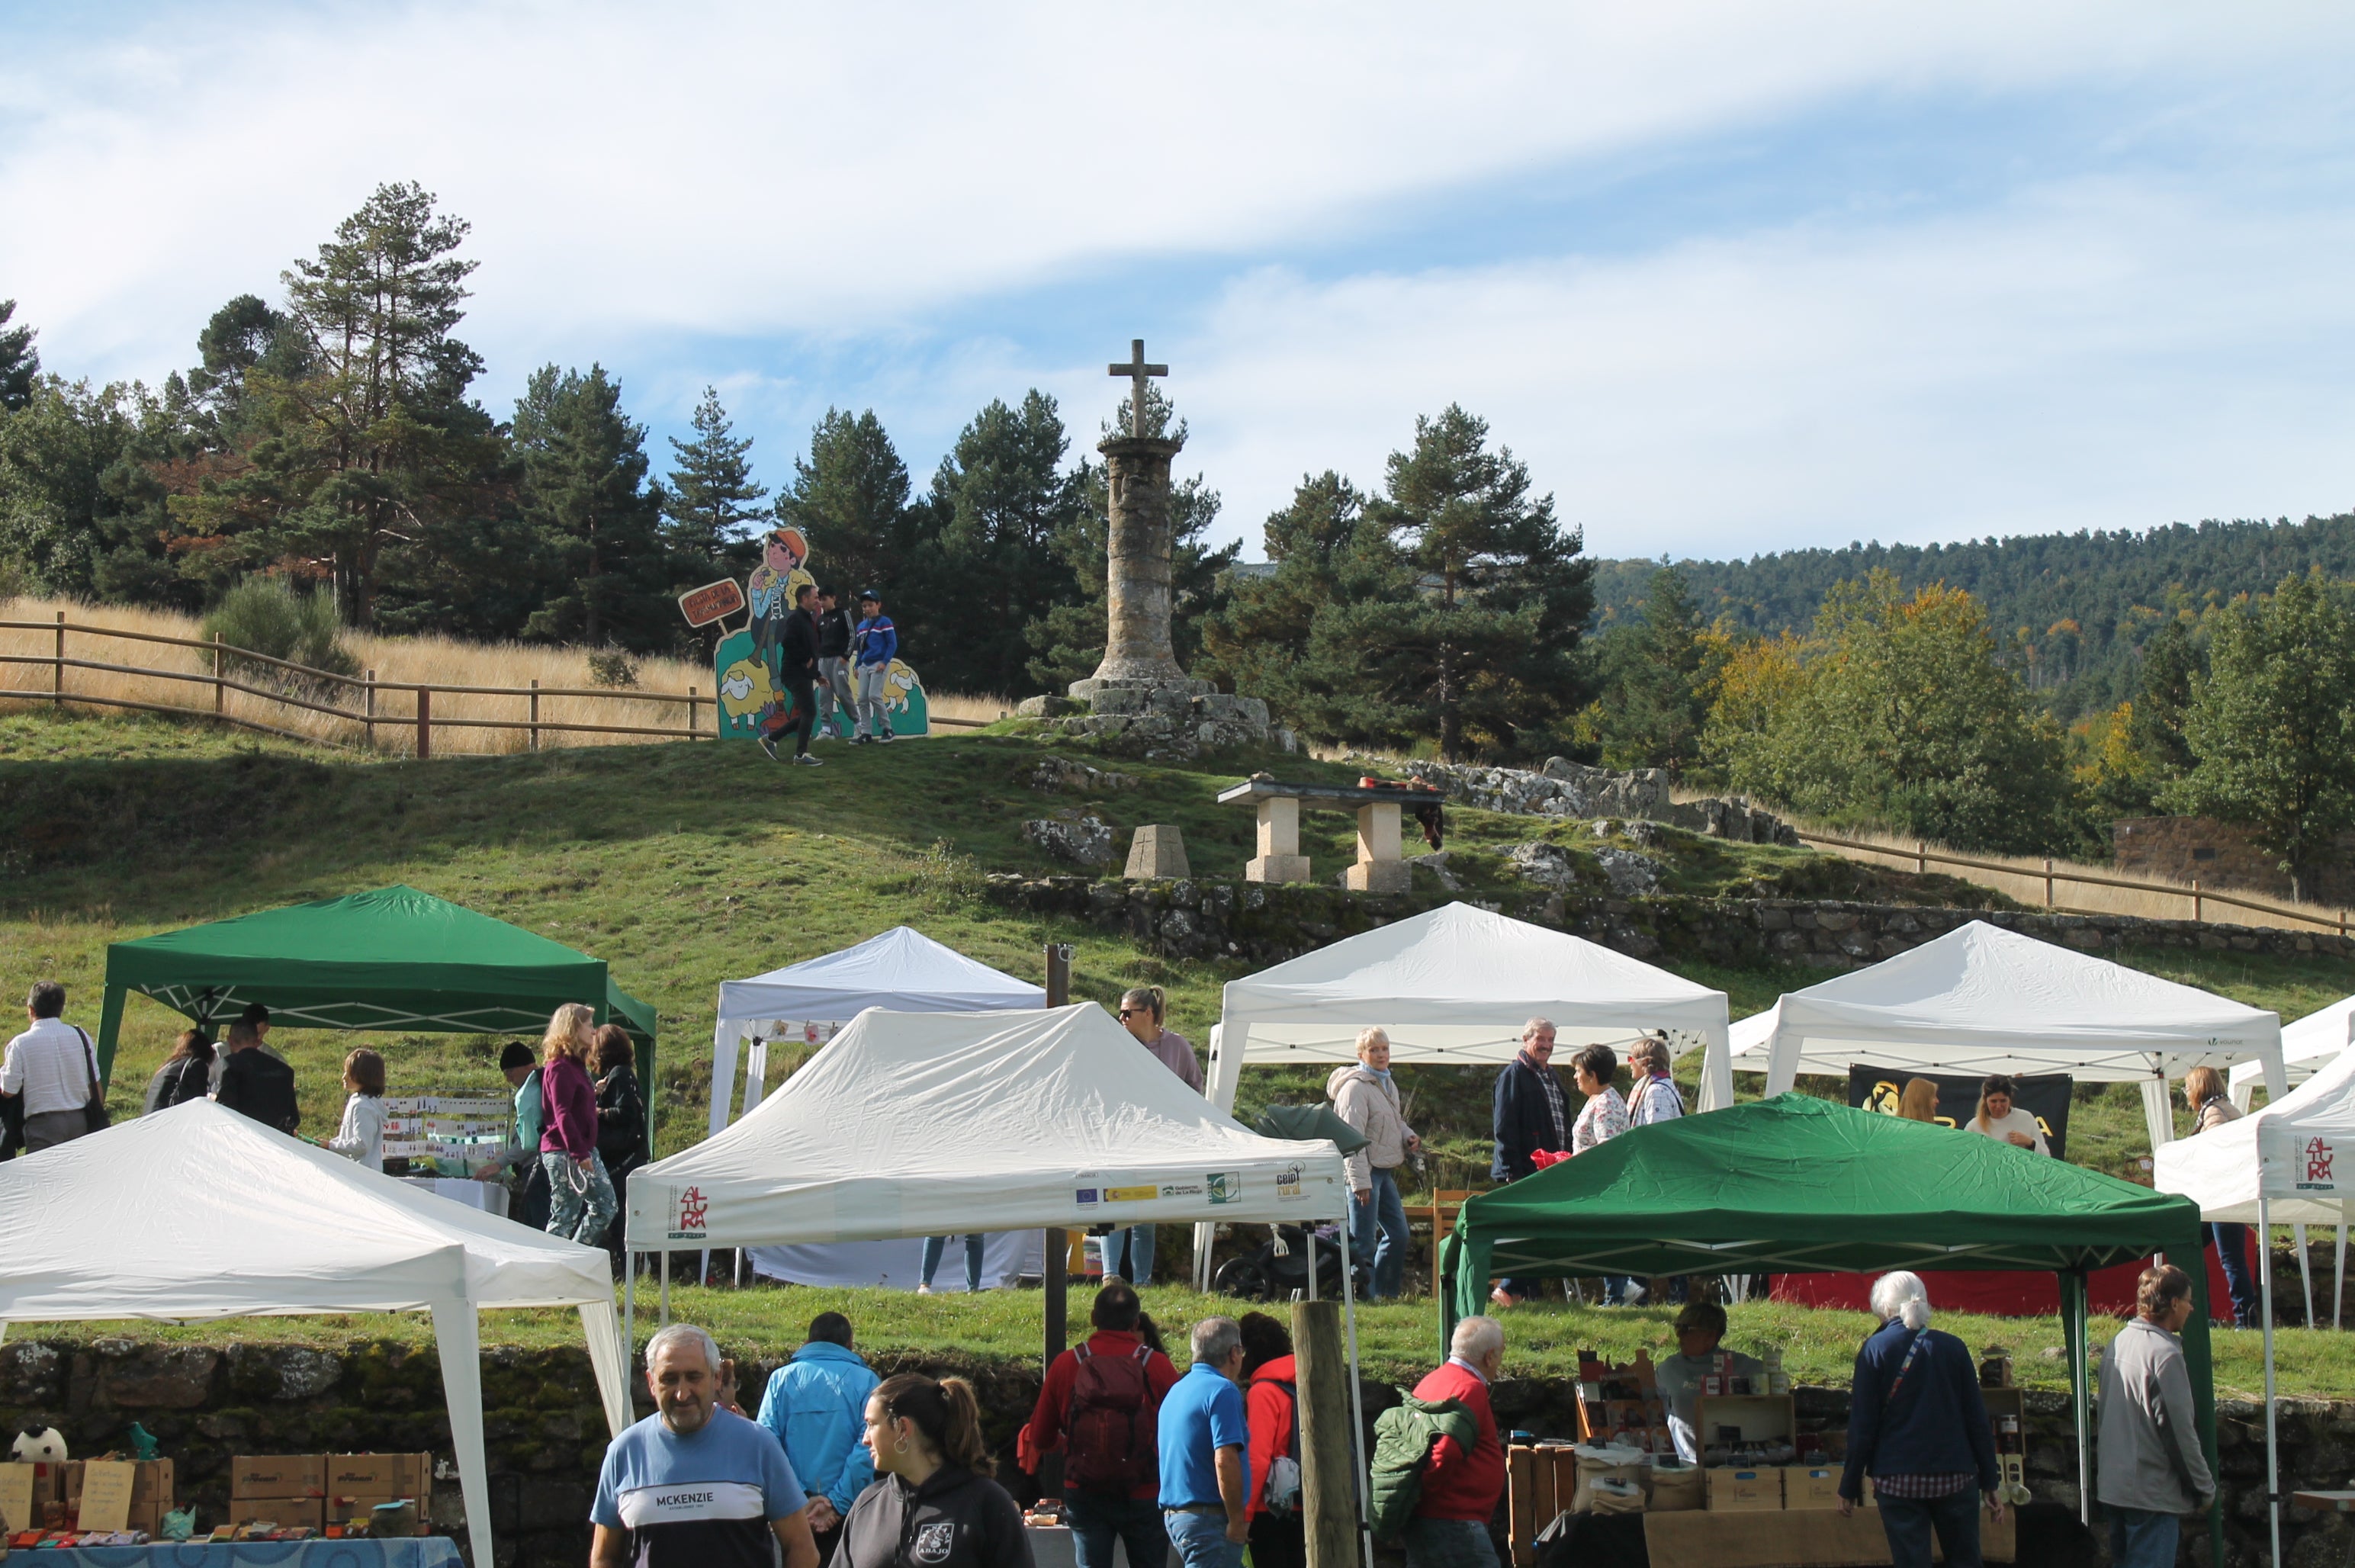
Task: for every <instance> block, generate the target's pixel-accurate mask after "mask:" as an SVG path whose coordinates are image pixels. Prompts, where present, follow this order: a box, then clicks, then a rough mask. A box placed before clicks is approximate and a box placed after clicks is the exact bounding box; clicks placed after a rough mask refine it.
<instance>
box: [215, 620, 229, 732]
mask: <svg viewBox="0 0 2355 1568" xmlns="http://www.w3.org/2000/svg"><path fill="white" fill-rule="evenodd" d="M228 699H229V691H228V689H227V688H224V687H223V686H222V685H221V640H220V634H219V633H218V632H215V633H214V634H213V711H214V712H215V713H218V712H221V711H222V710H223V708H224V706H225V704H226V703H227V701H228Z"/></svg>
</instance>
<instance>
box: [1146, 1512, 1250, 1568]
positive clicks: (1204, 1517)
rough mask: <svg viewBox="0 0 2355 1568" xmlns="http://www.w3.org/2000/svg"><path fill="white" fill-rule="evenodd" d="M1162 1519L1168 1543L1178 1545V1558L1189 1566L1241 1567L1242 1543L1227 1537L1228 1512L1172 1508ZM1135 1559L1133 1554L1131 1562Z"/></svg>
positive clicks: (1203, 1567)
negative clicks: (1184, 1511) (1186, 1510)
mask: <svg viewBox="0 0 2355 1568" xmlns="http://www.w3.org/2000/svg"><path fill="white" fill-rule="evenodd" d="M1161 1522H1162V1523H1163V1524H1164V1525H1166V1526H1167V1528H1168V1531H1169V1544H1170V1545H1172V1546H1174V1547H1176V1548H1177V1560H1178V1561H1179V1562H1180V1563H1184V1564H1185V1565H1186V1568H1242V1564H1243V1543H1242V1542H1241V1541H1229V1540H1228V1539H1227V1516H1226V1515H1225V1514H1222V1513H1177V1512H1176V1511H1174V1510H1173V1511H1171V1512H1168V1513H1165V1514H1163V1515H1162V1516H1161ZM1135 1561H1136V1559H1135V1556H1134V1555H1133V1554H1132V1555H1131V1557H1130V1558H1129V1562H1130V1563H1131V1564H1132V1565H1133V1564H1134V1563H1135ZM1155 1568H1159V1564H1157V1563H1156V1565H1155Z"/></svg>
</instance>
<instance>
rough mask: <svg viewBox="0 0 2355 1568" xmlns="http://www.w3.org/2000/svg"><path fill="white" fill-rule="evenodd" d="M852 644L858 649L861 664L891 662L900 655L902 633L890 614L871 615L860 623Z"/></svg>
mask: <svg viewBox="0 0 2355 1568" xmlns="http://www.w3.org/2000/svg"><path fill="white" fill-rule="evenodd" d="M851 645H852V646H853V647H855V648H857V649H858V662H859V663H860V664H890V662H891V661H892V660H893V659H895V658H897V657H899V656H900V633H899V630H898V628H897V627H895V626H893V625H892V624H891V617H890V616H889V615H869V616H868V618H867V619H866V620H864V621H861V622H859V623H858V635H856V636H854V637H853V638H852V639H851Z"/></svg>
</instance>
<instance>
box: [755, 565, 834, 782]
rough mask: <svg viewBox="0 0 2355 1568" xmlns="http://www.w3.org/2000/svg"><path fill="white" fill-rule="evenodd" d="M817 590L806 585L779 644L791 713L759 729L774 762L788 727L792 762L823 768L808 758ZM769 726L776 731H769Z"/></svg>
mask: <svg viewBox="0 0 2355 1568" xmlns="http://www.w3.org/2000/svg"><path fill="white" fill-rule="evenodd" d="M817 645H818V643H817V590H816V589H815V588H813V587H811V586H810V585H809V584H808V583H806V582H805V583H803V584H802V590H801V592H799V593H798V594H796V595H794V607H793V609H792V611H790V612H789V613H787V614H786V616H785V626H784V633H783V637H782V639H781V640H780V642H779V644H778V650H779V652H781V653H782V654H783V670H782V672H781V673H782V684H783V688H784V694H785V699H786V700H787V701H788V702H791V703H792V704H793V710H792V711H791V712H790V713H783V714H779V715H778V716H777V717H776V718H775V719H773V720H768V721H767V722H764V723H763V724H762V729H761V750H762V751H764V752H768V753H769V760H770V761H771V762H777V761H779V760H780V759H779V757H778V756H777V737H778V736H780V735H782V734H783V733H784V730H785V726H786V725H788V724H790V725H792V726H793V727H794V761H795V762H797V763H802V764H803V765H804V766H805V767H812V768H815V767H818V766H820V765H822V764H820V763H819V762H818V760H817V759H816V758H815V757H813V756H811V755H810V749H809V746H810V731H811V730H812V729H813V728H815V725H816V723H817V709H816V705H815V697H814V696H813V694H812V691H811V686H812V684H813V683H814V682H815V680H816V679H817ZM771 724H773V725H775V728H774V729H772V728H770V727H769V726H770V725H771Z"/></svg>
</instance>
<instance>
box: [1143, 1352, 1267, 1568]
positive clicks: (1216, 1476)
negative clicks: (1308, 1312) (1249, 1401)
mask: <svg viewBox="0 0 2355 1568" xmlns="http://www.w3.org/2000/svg"><path fill="white" fill-rule="evenodd" d="M1242 1371H1243V1330H1242V1326H1241V1324H1239V1323H1237V1322H1236V1321H1235V1320H1234V1319H1233V1318H1231V1317H1205V1318H1203V1319H1202V1320H1201V1321H1200V1322H1199V1323H1197V1324H1195V1325H1194V1364H1193V1365H1192V1366H1191V1367H1189V1368H1188V1369H1187V1372H1186V1375H1185V1376H1184V1377H1182V1378H1179V1379H1178V1380H1177V1382H1175V1383H1173V1384H1172V1385H1170V1389H1169V1392H1167V1393H1166V1394H1164V1395H1162V1397H1161V1428H1160V1435H1161V1443H1160V1450H1161V1517H1162V1520H1163V1522H1164V1523H1166V1524H1167V1526H1168V1528H1169V1543H1170V1544H1171V1545H1172V1546H1175V1547H1176V1548H1177V1555H1178V1557H1179V1558H1180V1559H1181V1560H1183V1562H1184V1563H1185V1565H1186V1568H1241V1564H1242V1560H1243V1545H1244V1543H1245V1542H1246V1541H1250V1540H1251V1494H1250V1492H1249V1490H1248V1489H1247V1488H1245V1487H1244V1485H1243V1452H1244V1450H1245V1448H1246V1447H1248V1446H1249V1445H1250V1443H1251V1426H1250V1424H1249V1423H1248V1421H1247V1420H1246V1418H1245V1417H1244V1414H1243V1391H1242V1386H1241V1383H1240V1382H1239V1381H1237V1380H1239V1379H1240V1378H1241V1376H1242Z"/></svg>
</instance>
